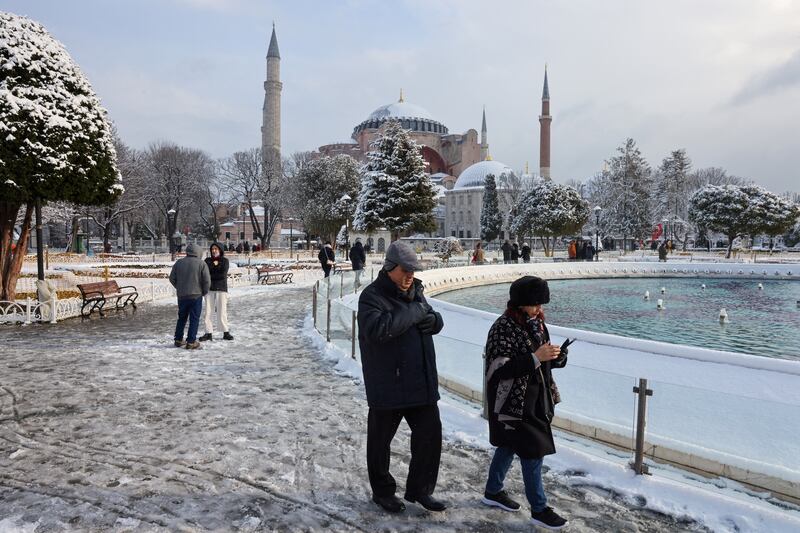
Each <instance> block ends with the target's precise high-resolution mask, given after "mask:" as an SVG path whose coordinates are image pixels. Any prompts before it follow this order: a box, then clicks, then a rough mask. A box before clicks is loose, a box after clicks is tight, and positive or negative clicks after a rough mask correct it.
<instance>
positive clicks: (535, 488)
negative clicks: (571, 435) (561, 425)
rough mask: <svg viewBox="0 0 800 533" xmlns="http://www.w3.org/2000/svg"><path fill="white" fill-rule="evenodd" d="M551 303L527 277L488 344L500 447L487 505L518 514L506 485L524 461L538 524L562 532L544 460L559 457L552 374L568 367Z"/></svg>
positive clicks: (492, 413)
mask: <svg viewBox="0 0 800 533" xmlns="http://www.w3.org/2000/svg"><path fill="white" fill-rule="evenodd" d="M549 301H550V289H549V288H548V286H547V282H546V281H545V280H543V279H541V278H537V277H535V276H523V277H521V278H519V279H518V280H516V281H515V282H514V283H512V284H511V289H510V299H509V301H508V306H507V309H506V311H505V313H503V314H502V315H501V316H500V318H498V319H497V320H496V321H495V323H494V324H493V325H492V327H491V329H490V330H489V337H488V339H487V341H486V367H485V373H486V401H487V404H488V417H489V440H490V441H491V443H492V445H493V446H496V447H497V448H496V449H495V453H494V457H493V459H492V464H491V466H490V467H489V474H488V479H487V481H486V490H485V492H484V497H483V499H482V500H481V501H482V502H483V503H484V504H486V505H490V506H493V507H500V508H501V509H505V510H507V511H517V510H519V507H520V506H519V504H518V503H517V502H515V501H514V500H512V499H511V498H510V497H509V496H508V494H507V493H506V491H505V490H503V482H504V480H505V476H506V473H507V472H508V469H509V468H510V467H511V463H512V462H513V460H514V456H515V455H516V456H518V457H519V458H520V463H521V465H522V477H523V480H524V481H525V495H526V496H527V499H528V502H529V503H530V505H531V521H532V523H533V524H535V525H538V526H540V527H545V528H548V529H561V528H562V527H564V526H565V525H566V524H567V521H566V520H564V519H563V518H562V517H560V516H559V515H558V514H556V512H555V511H553V509H552V508H550V507H548V506H547V497H546V496H545V493H544V486H543V484H542V459H543V458H544V456H545V455H550V454H553V453H555V452H556V449H555V443H554V442H553V431H552V429H551V428H550V422H551V421H552V419H553V414H554V408H555V404H556V403H558V402H559V401H560V398H559V395H558V389H557V388H556V386H555V382H554V381H553V377H552V375H551V373H550V370H551V369H552V368H561V367H563V366H564V365H566V363H567V359H566V351H565V353H563V354H562V353H561V350H560V348H559V347H558V346H554V345H552V344H550V335H549V333H548V331H547V327H546V326H545V323H544V313H543V312H542V306H543V305H544V304H546V303H548V302H549Z"/></svg>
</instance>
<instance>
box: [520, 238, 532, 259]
mask: <svg viewBox="0 0 800 533" xmlns="http://www.w3.org/2000/svg"><path fill="white" fill-rule="evenodd" d="M522 262H523V263H530V262H531V247H530V246H528V243H527V242H526V243H524V244H523V245H522Z"/></svg>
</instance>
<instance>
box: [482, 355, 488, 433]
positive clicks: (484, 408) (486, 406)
mask: <svg viewBox="0 0 800 533" xmlns="http://www.w3.org/2000/svg"><path fill="white" fill-rule="evenodd" d="M481 357H482V358H483V391H482V392H483V393H482V394H481V396H482V397H483V418H485V419H486V420H489V400H488V399H487V398H486V349H485V348H484V350H483V354H482V356H481Z"/></svg>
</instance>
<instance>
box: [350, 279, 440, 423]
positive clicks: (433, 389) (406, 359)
mask: <svg viewBox="0 0 800 533" xmlns="http://www.w3.org/2000/svg"><path fill="white" fill-rule="evenodd" d="M428 313H433V315H434V317H435V319H436V320H435V324H434V326H433V328H432V329H433V333H432V334H423V333H422V332H420V330H419V329H418V328H417V326H416V324H417V323H418V322H419V321H420V320H422V319H423V318H425V317H426V315H427V314H428ZM443 325H444V323H443V322H442V317H441V315H440V314H439V313H436V312H435V311H433V310H431V309H430V307H429V306H428V304H427V302H426V301H425V296H424V295H423V287H422V282H421V281H419V280H417V279H415V280H414V285H413V286H412V288H411V289H410V290H409V292H408V293H402V292H400V290H399V289H398V288H397V286H396V285H395V284H394V282H393V281H392V280H391V279H390V278H389V276H388V275H387V274H386V272H384V271H383V270H381V272H380V273H379V274H378V277H377V278H376V279H375V281H373V282H372V283H370V284H369V285H368V286H367V288H365V289H364V291H363V292H362V293H361V296H360V297H359V299H358V342H359V346H360V347H361V363H362V368H363V371H364V386H365V388H366V389H367V402H368V403H369V406H370V407H372V408H375V409H401V408H406V407H418V406H421V405H431V404H435V403H436V402H437V401H438V400H439V377H438V374H437V372H436V352H435V350H434V347H433V336H432V335H435V334H436V333H439V332H440V331H441V330H442V327H443Z"/></svg>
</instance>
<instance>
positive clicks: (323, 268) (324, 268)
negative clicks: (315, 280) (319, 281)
mask: <svg viewBox="0 0 800 533" xmlns="http://www.w3.org/2000/svg"><path fill="white" fill-rule="evenodd" d="M322 271H323V272H325V277H326V278H327V277H328V276H330V275H331V267H330V265H325V266H323V267H322Z"/></svg>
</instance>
